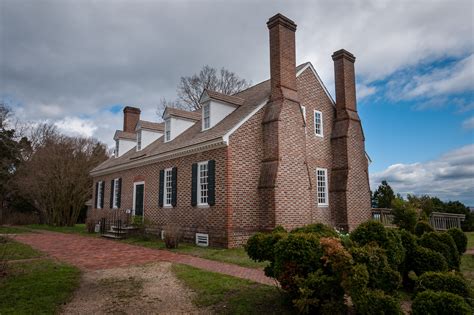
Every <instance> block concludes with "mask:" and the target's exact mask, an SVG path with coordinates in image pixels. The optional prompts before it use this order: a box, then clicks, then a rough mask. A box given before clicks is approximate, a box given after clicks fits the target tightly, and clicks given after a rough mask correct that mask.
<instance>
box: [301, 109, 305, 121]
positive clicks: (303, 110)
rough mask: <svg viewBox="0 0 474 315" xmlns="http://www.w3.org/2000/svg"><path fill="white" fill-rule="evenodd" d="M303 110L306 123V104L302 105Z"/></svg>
mask: <svg viewBox="0 0 474 315" xmlns="http://www.w3.org/2000/svg"><path fill="white" fill-rule="evenodd" d="M301 111H302V112H303V119H304V123H305V124H306V106H303V105H301Z"/></svg>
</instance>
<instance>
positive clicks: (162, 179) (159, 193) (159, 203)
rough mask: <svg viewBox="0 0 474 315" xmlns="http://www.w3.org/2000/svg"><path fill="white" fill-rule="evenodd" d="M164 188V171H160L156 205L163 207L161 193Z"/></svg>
mask: <svg viewBox="0 0 474 315" xmlns="http://www.w3.org/2000/svg"><path fill="white" fill-rule="evenodd" d="M164 188H165V170H160V188H159V189H158V205H159V206H160V207H163V191H164Z"/></svg>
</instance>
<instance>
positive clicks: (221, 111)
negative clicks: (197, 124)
mask: <svg viewBox="0 0 474 315" xmlns="http://www.w3.org/2000/svg"><path fill="white" fill-rule="evenodd" d="M209 102H210V106H209V110H210V119H211V121H210V126H209V129H210V128H212V127H214V126H215V125H217V124H218V123H219V122H220V121H221V120H222V119H224V118H226V117H227V116H228V115H229V114H230V113H232V112H233V111H234V110H235V109H236V108H237V107H236V106H234V105H231V104H226V103H221V102H217V101H215V100H210V101H209ZM201 111H203V109H201ZM201 115H202V117H203V119H202V123H203V125H202V129H204V111H203V112H202V113H201Z"/></svg>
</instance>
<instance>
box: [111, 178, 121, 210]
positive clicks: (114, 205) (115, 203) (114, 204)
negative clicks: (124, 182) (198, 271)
mask: <svg viewBox="0 0 474 315" xmlns="http://www.w3.org/2000/svg"><path fill="white" fill-rule="evenodd" d="M119 193H120V191H119V179H118V178H116V179H114V197H113V202H112V208H114V209H117V208H118V198H119Z"/></svg>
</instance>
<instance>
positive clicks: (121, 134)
mask: <svg viewBox="0 0 474 315" xmlns="http://www.w3.org/2000/svg"><path fill="white" fill-rule="evenodd" d="M136 138H137V135H136V134H135V133H134V132H126V131H122V130H117V131H115V135H114V140H117V139H126V140H135V139H136Z"/></svg>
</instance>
